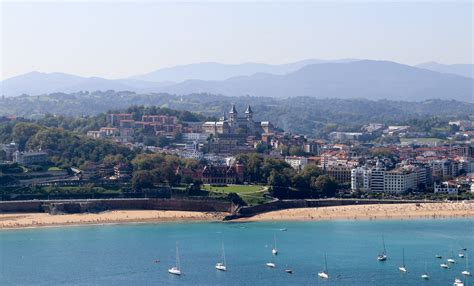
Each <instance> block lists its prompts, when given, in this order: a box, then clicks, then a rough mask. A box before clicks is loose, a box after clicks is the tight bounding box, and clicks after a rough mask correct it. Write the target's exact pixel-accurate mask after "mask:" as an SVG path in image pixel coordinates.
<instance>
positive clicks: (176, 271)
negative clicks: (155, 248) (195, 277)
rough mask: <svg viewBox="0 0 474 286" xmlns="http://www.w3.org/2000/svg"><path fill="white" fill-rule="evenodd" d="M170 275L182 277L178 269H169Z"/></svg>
mask: <svg viewBox="0 0 474 286" xmlns="http://www.w3.org/2000/svg"><path fill="white" fill-rule="evenodd" d="M168 273H170V274H173V275H181V270H179V269H177V268H176V267H173V268H170V269H168Z"/></svg>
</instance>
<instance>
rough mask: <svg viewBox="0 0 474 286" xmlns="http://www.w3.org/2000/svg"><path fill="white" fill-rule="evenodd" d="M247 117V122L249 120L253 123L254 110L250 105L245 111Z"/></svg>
mask: <svg viewBox="0 0 474 286" xmlns="http://www.w3.org/2000/svg"><path fill="white" fill-rule="evenodd" d="M245 117H247V120H248V121H252V120H253V111H252V108H251V107H250V104H249V106H248V107H247V110H245Z"/></svg>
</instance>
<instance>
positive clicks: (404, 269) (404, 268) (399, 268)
mask: <svg viewBox="0 0 474 286" xmlns="http://www.w3.org/2000/svg"><path fill="white" fill-rule="evenodd" d="M402 254H403V261H402V262H403V263H402V266H400V267H398V270H400V271H401V272H407V268H406V267H405V248H404V249H403V250H402Z"/></svg>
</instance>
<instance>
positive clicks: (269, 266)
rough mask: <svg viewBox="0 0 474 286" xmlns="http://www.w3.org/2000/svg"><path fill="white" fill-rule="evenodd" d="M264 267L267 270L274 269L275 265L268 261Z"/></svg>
mask: <svg viewBox="0 0 474 286" xmlns="http://www.w3.org/2000/svg"><path fill="white" fill-rule="evenodd" d="M266 265H267V267H268V268H275V267H276V265H275V263H273V262H271V261H270V262H267V264H266Z"/></svg>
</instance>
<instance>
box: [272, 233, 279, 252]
mask: <svg viewBox="0 0 474 286" xmlns="http://www.w3.org/2000/svg"><path fill="white" fill-rule="evenodd" d="M273 243H274V244H273V248H272V254H273V255H278V249H277V240H276V236H275V235H273Z"/></svg>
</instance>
